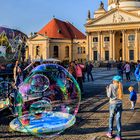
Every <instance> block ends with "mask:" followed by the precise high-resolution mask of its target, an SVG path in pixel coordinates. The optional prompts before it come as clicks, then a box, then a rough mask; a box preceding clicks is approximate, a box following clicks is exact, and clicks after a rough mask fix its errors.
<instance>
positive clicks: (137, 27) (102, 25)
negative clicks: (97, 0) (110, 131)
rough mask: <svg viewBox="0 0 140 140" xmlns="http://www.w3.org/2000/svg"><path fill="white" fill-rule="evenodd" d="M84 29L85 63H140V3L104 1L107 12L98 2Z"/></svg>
mask: <svg viewBox="0 0 140 140" xmlns="http://www.w3.org/2000/svg"><path fill="white" fill-rule="evenodd" d="M85 28H86V34H87V46H88V50H87V51H88V59H89V60H94V61H112V60H113V61H116V60H117V61H118V60H123V61H134V62H136V61H137V60H138V59H140V0H108V10H105V9H104V4H103V3H102V2H101V4H100V6H99V9H98V10H97V11H95V12H94V17H93V18H91V15H90V11H89V12H88V19H87V23H86V24H85Z"/></svg>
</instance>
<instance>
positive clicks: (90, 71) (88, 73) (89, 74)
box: [86, 62, 93, 82]
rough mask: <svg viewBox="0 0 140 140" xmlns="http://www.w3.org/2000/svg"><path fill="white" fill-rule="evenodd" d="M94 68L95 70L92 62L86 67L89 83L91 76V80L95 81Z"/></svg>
mask: <svg viewBox="0 0 140 140" xmlns="http://www.w3.org/2000/svg"><path fill="white" fill-rule="evenodd" d="M92 68H93V65H92V64H91V62H88V64H87V65H86V71H87V79H88V82H89V76H90V78H91V80H92V81H93V76H92Z"/></svg>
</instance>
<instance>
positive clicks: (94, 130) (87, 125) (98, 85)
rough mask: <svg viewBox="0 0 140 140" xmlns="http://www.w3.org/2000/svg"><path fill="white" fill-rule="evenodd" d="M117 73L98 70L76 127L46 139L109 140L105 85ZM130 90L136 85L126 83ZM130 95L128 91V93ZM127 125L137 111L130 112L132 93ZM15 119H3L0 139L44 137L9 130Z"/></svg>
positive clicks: (87, 87)
mask: <svg viewBox="0 0 140 140" xmlns="http://www.w3.org/2000/svg"><path fill="white" fill-rule="evenodd" d="M115 74H116V69H113V70H111V71H109V72H108V71H107V70H106V69H102V68H100V69H94V70H93V76H94V81H92V82H87V81H86V82H85V83H84V93H85V94H84V97H82V101H81V105H80V109H79V113H78V115H77V121H76V124H75V125H74V126H72V127H71V128H70V129H68V130H66V131H64V133H62V134H61V135H60V136H58V137H54V138H46V140H51V139H52V140H94V139H95V140H96V139H97V140H99V139H101V140H105V139H107V138H106V137H104V132H105V131H106V130H107V125H108V115H109V113H108V99H107V98H106V94H105V86H106V85H108V84H109V83H110V81H111V79H112V76H113V75H115ZM123 83H124V85H125V88H124V89H126V88H127V87H128V86H129V85H135V84H136V82H135V81H134V80H133V81H132V82H128V83H127V82H125V81H124V82H123ZM125 93H127V92H125ZM124 100H125V101H126V102H125V103H124V110H125V111H124V112H123V114H124V115H123V116H127V117H126V118H123V123H124V124H127V122H128V121H129V120H130V119H131V117H132V116H133V115H134V112H131V111H128V109H129V102H128V94H125V95H124ZM10 120H11V118H7V119H5V120H3V122H1V121H0V123H2V124H1V125H0V140H1V139H3V140H22V139H24V140H39V139H40V138H37V137H33V136H29V135H26V134H24V133H18V132H13V131H10V130H9V126H8V124H9V121H10Z"/></svg>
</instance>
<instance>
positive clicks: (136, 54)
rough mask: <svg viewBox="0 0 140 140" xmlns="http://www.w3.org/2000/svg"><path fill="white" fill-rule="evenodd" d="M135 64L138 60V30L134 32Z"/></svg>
mask: <svg viewBox="0 0 140 140" xmlns="http://www.w3.org/2000/svg"><path fill="white" fill-rule="evenodd" d="M134 56H135V57H134V59H135V62H137V60H138V59H139V47H138V30H137V29H136V30H135V49H134Z"/></svg>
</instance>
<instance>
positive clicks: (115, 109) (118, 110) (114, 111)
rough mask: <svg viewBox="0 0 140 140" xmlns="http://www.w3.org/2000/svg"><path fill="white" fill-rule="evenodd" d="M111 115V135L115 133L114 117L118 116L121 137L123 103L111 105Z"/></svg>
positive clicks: (118, 130)
mask: <svg viewBox="0 0 140 140" xmlns="http://www.w3.org/2000/svg"><path fill="white" fill-rule="evenodd" d="M109 113H110V117H109V133H112V131H113V123H114V117H115V115H116V125H117V136H118V137H121V129H122V125H121V114H122V104H121V103H116V104H110V107H109Z"/></svg>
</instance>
